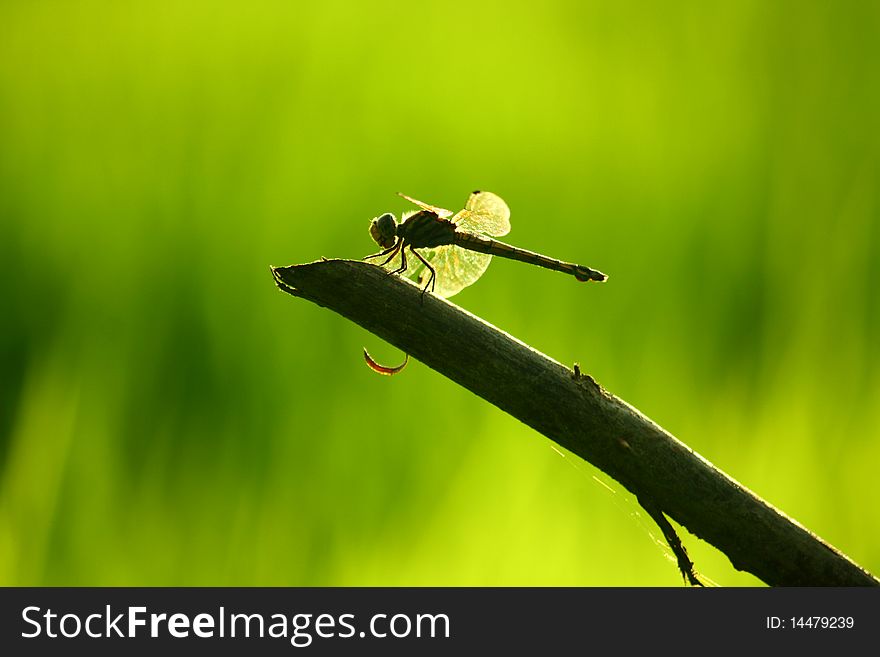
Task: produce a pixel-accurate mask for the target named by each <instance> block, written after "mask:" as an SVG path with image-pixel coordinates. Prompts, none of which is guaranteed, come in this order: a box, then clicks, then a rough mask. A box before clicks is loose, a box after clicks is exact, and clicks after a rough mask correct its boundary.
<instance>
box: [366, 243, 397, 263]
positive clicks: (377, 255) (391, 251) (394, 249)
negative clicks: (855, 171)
mask: <svg viewBox="0 0 880 657" xmlns="http://www.w3.org/2000/svg"><path fill="white" fill-rule="evenodd" d="M401 246H403V240H397V242H395V244H394V246H392V247H390V248H388V249H385V250H384V251H382V252H381V253H374V254H373V255H368V256H364V260H369V259H370V258H381V257H382V256H384V255H387V256H388V257H387V258H385V260H383V261H382V262H380V263H379V266H380V267H384V266H385V265H387V264H388V263H389V262H391V260H392V258H394V256H396V255H397V252H398V251H399V250H400V247H401ZM389 254H390V255H389Z"/></svg>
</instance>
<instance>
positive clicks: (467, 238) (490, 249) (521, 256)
mask: <svg viewBox="0 0 880 657" xmlns="http://www.w3.org/2000/svg"><path fill="white" fill-rule="evenodd" d="M453 243H454V244H456V245H457V246H460V247H462V248H464V249H470V250H471V251H479V252H480V253H488V254H490V255H495V256H499V257H501V258H509V259H511V260H519V261H520V262H527V263H529V264H531V265H538V266H539V267H544V268H545V269H552V270H553V271H561V272H562V273H564V274H571V275H572V276H574V277H575V278H576V279H577V280H579V281H600V282H601V281H604V280H606V279H607V278H608V277H607V276H606V275H605V274H603V273H602V272H600V271H597V270H595V269H590V268H589V267H584V266H583V265H576V264H574V263H572V262H563V261H562V260H556V259H555V258H548V257H547V256H544V255H541V254H540V253H535V252H534V251H528V250H526V249H521V248H519V247H516V246H511V245H510V244H505V243H504V242H499V241H498V240H493V239H491V238H488V237H483V236H482V235H476V234H474V233H465V232H456V233H455V239H454V242H453Z"/></svg>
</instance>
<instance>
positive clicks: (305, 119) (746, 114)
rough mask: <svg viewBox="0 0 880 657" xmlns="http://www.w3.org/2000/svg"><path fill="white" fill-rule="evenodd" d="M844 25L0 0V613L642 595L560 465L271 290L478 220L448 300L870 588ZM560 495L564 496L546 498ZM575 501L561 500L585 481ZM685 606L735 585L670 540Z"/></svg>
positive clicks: (730, 6)
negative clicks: (435, 209) (603, 399)
mask: <svg viewBox="0 0 880 657" xmlns="http://www.w3.org/2000/svg"><path fill="white" fill-rule="evenodd" d="M878 26H880V11H878V10H877V8H876V7H874V6H873V5H871V4H870V3H858V2H844V3H836V4H834V5H833V6H832V5H828V4H827V3H819V2H779V3H772V4H767V3H761V2H757V1H755V2H748V1H744V2H730V3H722V4H720V5H710V3H701V2H696V1H694V2H687V1H679V2H672V3H662V4H660V3H657V4H652V3H638V2H635V3H618V2H589V3H579V2H555V3H545V4H544V5H542V7H540V8H539V7H536V6H533V4H532V3H510V2H505V3H501V2H483V3H457V2H452V3H450V2H444V3H416V4H411V3H409V4H399V3H391V2H385V3H381V2H380V3H371V4H369V5H365V4H361V3H355V2H342V1H337V2H322V3H286V2H268V1H267V2H259V3H255V4H252V5H249V6H248V7H244V6H242V5H240V4H239V3H233V2H186V3H178V2H170V1H167V0H158V1H156V0H154V1H152V2H103V1H102V2H99V1H92V2H86V1H79V2H52V1H42V0H38V1H28V2H25V1H20V2H15V1H7V2H4V3H3V4H2V5H0V303H2V308H3V310H2V320H0V358H2V361H0V362H2V370H0V467H2V469H0V584H4V585H25V584H26V585H39V584H48V585H76V584H88V585H125V584H129V585H147V584H150V585H194V584H203V585H223V584H240V585H251V584H253V585H259V584H262V585H370V584H373V585H398V584H400V585H418V584H439V585H445V584H465V585H509V584H529V585H530V584H548V585H600V584H601V585H677V584H679V583H680V579H679V576H678V575H677V573H676V569H675V567H674V565H673V564H672V563H671V562H670V561H669V560H668V559H667V558H665V557H664V551H663V550H662V548H659V547H657V545H656V544H655V542H654V540H653V538H652V535H651V533H653V534H655V535H656V534H657V532H656V531H655V530H653V529H652V528H651V526H650V523H648V522H647V521H646V520H645V519H644V518H641V517H639V516H638V514H637V509H638V507H637V506H636V505H634V504H633V503H632V501H630V500H628V499H627V497H626V495H625V494H624V493H623V492H622V491H621V490H620V488H619V487H617V486H615V485H613V484H612V488H613V489H614V490H615V491H616V492H609V491H608V490H607V489H606V488H605V487H603V486H600V485H597V484H596V483H595V482H594V481H593V479H592V477H593V475H594V474H596V473H595V471H594V470H593V469H592V467H591V466H589V465H587V464H584V463H580V462H576V461H575V459H574V458H573V457H570V456H569V457H566V458H560V456H559V455H558V453H556V452H555V451H554V450H553V449H552V448H551V447H550V443H549V442H548V441H547V440H546V439H544V438H543V437H541V436H538V435H536V434H534V432H532V431H531V430H529V429H528V428H526V427H523V426H522V425H520V424H518V423H517V422H516V421H514V420H512V419H511V418H509V417H507V416H505V415H503V414H502V413H501V412H500V411H498V410H496V409H494V408H493V407H490V406H488V405H487V404H485V403H484V402H482V401H481V400H479V399H475V398H472V397H470V396H469V395H468V394H467V393H465V392H464V391H463V390H461V389H459V388H457V387H455V386H454V385H453V384H451V383H450V382H448V381H446V380H444V379H442V378H441V377H439V376H438V375H436V374H434V373H433V372H432V371H430V370H427V369H426V368H424V367H423V366H420V365H419V364H417V363H412V364H411V365H410V367H408V368H407V370H406V372H405V374H403V375H401V376H399V377H395V378H394V379H390V380H389V379H385V378H381V377H377V376H375V375H374V374H372V373H371V372H369V371H368V370H367V368H366V367H365V366H364V365H363V363H362V361H361V358H360V353H359V352H360V348H361V346H363V345H367V346H368V347H369V348H370V350H371V352H373V353H374V355H375V356H376V357H377V359H380V360H395V362H396V360H397V359H398V358H399V354H397V353H396V352H395V351H394V350H392V349H391V348H390V347H387V346H385V345H382V344H377V343H378V340H377V339H376V338H374V337H372V336H370V335H368V334H366V333H365V332H363V331H361V330H360V329H358V328H357V327H354V326H352V325H349V324H348V323H347V322H345V321H343V320H341V319H340V318H338V317H336V316H333V315H331V314H330V313H327V312H323V311H321V310H320V309H318V308H314V307H311V305H310V304H305V303H296V302H293V301H291V300H290V299H289V298H286V297H284V296H282V295H280V294H278V293H277V291H276V290H275V289H274V286H273V284H272V279H271V277H270V275H269V270H268V266H269V265H270V264H276V265H282V264H289V263H294V262H303V261H309V260H313V259H316V258H318V257H320V256H322V255H323V256H328V257H360V256H363V255H366V254H367V253H370V252H372V251H373V250H374V249H373V248H372V243H371V241H370V239H369V237H368V235H367V224H368V220H369V219H370V218H371V217H372V216H375V215H377V214H379V213H380V212H382V211H385V210H388V209H390V210H393V211H395V212H399V211H401V210H402V209H404V208H405V204H404V203H402V202H401V201H400V200H399V199H397V198H396V197H395V196H394V192H395V191H398V190H400V191H405V192H407V193H410V194H412V195H414V196H416V197H417V198H423V199H425V200H427V201H429V202H433V203H436V204H438V205H442V206H446V207H454V206H457V205H458V204H460V203H462V202H463V201H464V199H465V197H466V195H467V193H468V192H469V191H470V190H471V189H475V188H483V189H490V190H492V191H495V192H497V193H499V194H500V195H502V196H503V197H504V198H505V199H506V200H507V201H508V202H509V204H510V206H511V208H512V210H513V216H512V219H513V232H512V233H511V235H510V241H511V242H512V243H514V244H518V245H521V246H524V247H526V248H531V249H534V250H538V251H541V252H544V253H547V254H550V255H554V256H557V257H560V258H564V259H569V260H575V261H579V262H583V263H584V264H587V265H590V266H594V267H597V268H599V269H601V270H603V271H605V272H607V273H609V274H610V276H611V278H610V280H609V282H608V284H607V285H604V286H595V287H593V286H591V287H589V289H585V288H584V287H582V286H579V285H574V284H571V282H570V281H569V280H567V279H566V278H564V277H562V276H558V275H554V274H552V273H549V272H542V271H533V270H532V268H530V267H525V266H522V265H519V264H518V263H509V262H501V261H497V262H495V263H493V265H492V267H490V268H489V270H488V271H487V273H486V274H485V276H484V277H483V278H482V279H481V280H480V281H479V283H478V284H476V285H474V286H473V287H472V288H469V289H467V290H465V291H464V292H462V293H461V294H460V295H459V296H458V297H456V301H457V302H458V303H460V304H462V305H464V306H465V307H467V308H468V309H469V310H471V311H473V312H475V313H477V314H479V315H481V316H483V317H485V318H487V319H488V320H489V321H492V322H493V323H496V324H498V325H499V326H501V327H503V328H504V329H505V330H508V331H510V332H512V333H513V334H514V335H516V336H517V337H520V338H521V339H524V340H526V341H527V342H529V343H530V344H532V345H534V346H535V347H536V348H538V349H541V350H542V351H544V352H545V353H548V354H550V355H551V356H553V357H554V358H557V359H558V360H560V361H562V362H566V363H570V362H574V361H579V362H580V363H581V365H582V367H583V368H584V369H585V370H586V371H588V372H590V373H591V374H593V375H594V376H595V377H596V378H597V379H598V380H599V381H601V382H602V383H603V384H604V385H606V386H607V387H608V388H609V389H610V390H612V391H613V392H615V393H617V394H619V395H620V396H622V397H623V398H625V399H627V400H628V401H629V402H631V403H633V404H634V405H636V406H638V407H639V408H640V409H641V410H643V411H644V412H645V413H647V414H648V415H649V416H651V417H652V418H653V419H655V420H656V421H658V422H659V423H661V424H662V425H663V426H665V427H666V428H668V429H670V430H671V431H673V433H675V434H676V435H678V436H679V437H680V438H682V439H683V440H684V441H685V442H687V443H688V444H689V445H691V446H692V447H693V448H694V449H696V450H697V451H699V452H700V453H702V454H703V455H705V456H706V457H707V458H709V459H710V460H712V461H713V462H714V463H716V464H717V465H718V466H719V467H721V468H722V469H724V470H725V471H727V472H729V473H730V474H732V475H733V476H734V477H736V478H737V479H738V480H740V481H741V482H742V483H744V484H745V485H746V486H748V487H749V488H751V489H752V490H754V491H756V492H757V493H758V494H760V495H762V496H764V497H765V498H766V499H768V500H769V501H771V502H772V503H773V504H775V505H777V506H778V507H780V508H781V509H783V510H784V511H786V512H787V513H789V514H790V515H792V516H793V517H795V518H796V519H797V520H799V521H800V522H802V523H803V524H804V525H806V526H807V527H809V528H810V529H812V530H813V531H815V532H817V533H818V534H819V535H820V536H822V537H824V538H825V539H827V540H829V541H830V542H832V543H833V544H834V545H836V546H837V547H839V548H840V549H842V550H843V551H844V552H846V553H847V554H848V555H850V556H851V557H852V558H854V559H855V560H856V561H858V562H859V563H860V564H861V565H863V566H865V567H867V568H869V569H872V570H873V571H874V572H875V573H876V572H878V571H880V541H878V538H880V521H878V520H880V519H878V517H877V512H876V509H877V508H880V491H878V487H877V486H876V481H875V480H876V477H875V474H874V469H875V467H876V463H878V462H880V442H878V440H877V437H878V435H877V428H878V426H880V384H878V371H877V366H878V360H880V341H878V335H880V297H878V293H877V290H878V288H880V264H878V263H880V228H878V227H880V221H878V198H877V191H876V190H877V189H878V155H880V131H878V129H877V128H878V124H877V117H878V116H880V86H878V75H877V71H878V70H880V46H878V45H877V41H876V38H875V36H876V33H877V28H878ZM572 466H573V467H572ZM599 476H600V477H601V475H599ZM684 539H685V544H686V545H687V547H688V549H689V551H690V552H691V554H692V556H694V557H695V560H696V562H697V566H698V568H699V569H700V570H701V571H702V572H703V573H705V574H706V575H707V576H708V577H710V578H711V579H712V580H714V581H716V582H718V583H720V584H753V583H756V580H754V579H753V578H751V577H750V576H748V575H744V574H741V573H737V572H735V571H733V569H732V568H731V566H730V564H729V563H728V562H727V561H726V559H725V558H724V556H723V555H720V554H718V553H717V552H715V551H714V550H712V549H711V548H710V547H708V546H704V545H702V544H701V543H700V542H699V541H698V540H697V539H696V538H694V537H692V536H690V535H686V536H685V537H684Z"/></svg>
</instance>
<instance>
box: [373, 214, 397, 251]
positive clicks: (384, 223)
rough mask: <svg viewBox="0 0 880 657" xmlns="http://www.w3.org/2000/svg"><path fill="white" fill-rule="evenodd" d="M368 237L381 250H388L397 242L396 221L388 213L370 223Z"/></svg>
mask: <svg viewBox="0 0 880 657" xmlns="http://www.w3.org/2000/svg"><path fill="white" fill-rule="evenodd" d="M370 236H372V238H373V239H374V240H375V241H376V244H378V245H379V246H381V247H382V248H383V249H390V248H391V247H392V246H394V243H395V242H396V241H397V220H396V219H395V218H394V215H393V214H391V213H390V212H386V213H385V214H383V215H382V216H380V217H376V218H375V219H373V221H371V222H370Z"/></svg>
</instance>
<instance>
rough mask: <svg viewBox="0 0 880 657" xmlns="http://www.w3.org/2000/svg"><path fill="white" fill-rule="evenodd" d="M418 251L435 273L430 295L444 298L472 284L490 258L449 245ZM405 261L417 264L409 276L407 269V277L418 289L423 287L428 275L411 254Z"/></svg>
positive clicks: (429, 273) (480, 274)
mask: <svg viewBox="0 0 880 657" xmlns="http://www.w3.org/2000/svg"><path fill="white" fill-rule="evenodd" d="M418 251H419V253H420V254H421V255H422V257H423V258H425V259H426V260H427V261H428V262H429V263H431V266H432V267H433V268H434V271H435V272H436V273H437V277H436V279H435V280H434V294H437V295H439V296H441V297H445V298H447V299H448V298H449V297H451V296H453V295H455V294H458V293H459V292H461V291H462V290H463V289H464V288H466V287H467V286H468V285H470V284H471V283H474V282H475V281H476V280H477V279H478V278H479V277H480V276H482V275H483V272H485V271H486V268H487V267H488V266H489V262H491V260H492V256H491V255H489V254H488V253H478V252H477V251H470V250H468V249H462V248H459V247H457V246H454V245H452V244H446V245H444V246H438V247H437V248H435V249H419V250H418ZM413 260H414V261H415V262H413ZM407 262H408V263H410V264H413V265H418V267H417V268H414V270H413V272H412V274H411V275H410V272H409V270H407V275H408V276H410V277H411V278H412V279H413V280H414V281H416V283H418V284H419V285H421V286H422V287H424V286H425V285H427V283H428V279H429V278H430V276H431V272H429V271H428V270H427V268H426V267H425V266H424V265H423V264H422V263H421V262H420V261H419V259H418V258H413V256H412V254H409V255H408V256H407Z"/></svg>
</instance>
